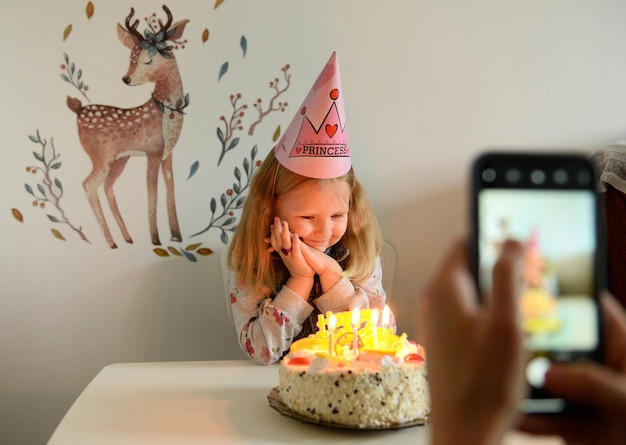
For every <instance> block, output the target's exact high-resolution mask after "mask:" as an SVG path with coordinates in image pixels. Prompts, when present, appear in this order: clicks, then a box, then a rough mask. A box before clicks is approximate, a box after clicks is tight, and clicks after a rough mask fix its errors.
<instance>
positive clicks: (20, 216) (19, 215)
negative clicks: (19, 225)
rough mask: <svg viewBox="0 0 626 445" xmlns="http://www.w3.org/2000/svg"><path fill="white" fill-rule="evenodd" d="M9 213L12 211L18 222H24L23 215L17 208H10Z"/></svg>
mask: <svg viewBox="0 0 626 445" xmlns="http://www.w3.org/2000/svg"><path fill="white" fill-rule="evenodd" d="M11 213H13V218H15V219H17V220H18V221H19V222H24V215H22V212H20V211H19V210H17V209H11Z"/></svg>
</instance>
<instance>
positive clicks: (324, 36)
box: [0, 0, 626, 444]
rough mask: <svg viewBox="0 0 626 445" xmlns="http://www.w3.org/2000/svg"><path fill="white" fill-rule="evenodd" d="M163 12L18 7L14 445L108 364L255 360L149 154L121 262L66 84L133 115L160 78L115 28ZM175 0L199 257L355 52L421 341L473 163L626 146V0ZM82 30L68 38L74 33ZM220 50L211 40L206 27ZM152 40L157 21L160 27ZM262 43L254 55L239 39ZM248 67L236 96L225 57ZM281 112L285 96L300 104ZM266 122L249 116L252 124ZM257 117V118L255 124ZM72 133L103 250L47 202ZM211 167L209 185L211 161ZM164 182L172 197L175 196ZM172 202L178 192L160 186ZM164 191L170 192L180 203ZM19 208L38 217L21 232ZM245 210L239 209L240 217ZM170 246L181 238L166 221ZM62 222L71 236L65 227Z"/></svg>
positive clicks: (182, 153)
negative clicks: (153, 219)
mask: <svg viewBox="0 0 626 445" xmlns="http://www.w3.org/2000/svg"><path fill="white" fill-rule="evenodd" d="M161 4H162V2H160V1H142V2H137V3H136V4H133V3H131V2H127V1H121V0H114V1H109V2H94V15H93V16H92V17H91V19H87V17H86V14H85V8H86V5H87V2H86V1H82V0H81V1H77V0H63V1H62V2H38V1H35V0H20V1H17V0H5V1H4V2H2V4H1V5H0V26H1V29H2V30H3V35H4V36H5V42H4V45H3V63H2V66H3V70H2V75H1V76H2V87H1V88H0V103H1V104H2V107H1V108H0V134H2V142H1V147H2V153H3V155H4V157H3V159H4V161H3V162H2V163H0V177H1V178H2V187H1V188H0V209H1V210H2V215H3V217H2V219H1V221H2V223H1V227H2V234H3V243H2V251H3V255H2V259H0V267H1V268H0V280H1V283H2V284H1V285H0V442H1V443H7V444H13V443H20V444H21V443H44V442H45V441H46V439H47V438H48V437H49V435H50V434H51V432H52V431H53V429H54V426H55V425H56V424H57V423H58V422H59V421H60V419H61V417H62V416H63V413H64V412H65V411H66V410H67V408H69V406H70V405H71V403H72V401H73V400H74V399H75V398H76V396H77V395H78V394H79V393H80V391H81V390H82V389H83V388H84V386H85V385H86V384H87V383H88V382H89V381H90V379H91V378H92V377H93V376H94V375H95V374H96V373H97V372H98V371H99V370H100V369H101V368H102V367H103V366H104V365H106V364H109V363H113V362H123V361H144V360H148V361H156V360H206V359H225V358H243V355H242V353H241V352H240V351H239V349H238V346H237V345H236V341H235V338H234V332H233V330H232V328H231V326H229V324H228V321H227V319H226V317H225V314H224V310H225V309H224V299H223V296H222V293H223V292H222V285H221V280H220V272H219V261H218V255H217V254H213V255H210V256H202V257H199V260H198V262H196V263H192V262H190V261H187V260H185V259H181V258H179V257H169V258H161V257H158V256H157V255H155V254H154V253H153V252H152V248H153V246H152V245H151V243H150V240H149V237H148V229H147V211H146V208H147V204H146V186H145V159H143V158H133V159H131V161H130V162H129V164H128V167H127V168H126V171H125V172H124V174H123V175H122V177H121V179H120V180H119V182H118V184H117V185H116V190H117V191H118V195H119V196H118V198H119V201H120V207H121V208H122V213H123V215H124V217H125V219H126V222H127V224H128V226H129V230H130V232H131V235H132V236H133V238H134V241H135V242H134V244H132V245H128V244H126V243H124V242H123V240H122V239H121V236H120V235H119V230H118V229H117V227H116V226H115V225H114V224H115V223H114V221H113V220H112V219H111V218H110V217H109V223H110V225H111V229H112V232H113V236H114V237H115V238H116V241H117V243H118V245H119V248H118V249H116V250H111V249H109V248H108V246H107V245H106V243H105V242H104V238H103V237H102V234H101V232H100V229H99V227H98V225H97V222H96V220H95V218H94V216H93V213H92V211H91V209H90V207H89V205H88V202H87V200H86V198H85V194H84V191H83V190H82V187H81V183H82V181H83V179H84V178H85V176H86V175H87V173H88V172H89V170H90V168H91V164H90V160H89V158H88V157H87V156H86V154H85V152H84V151H83V149H82V148H81V146H80V143H79V141H78V137H77V133H76V126H75V125H76V124H75V120H74V119H75V116H74V115H73V114H72V113H71V112H70V111H69V110H68V109H67V107H66V106H65V98H66V96H67V95H72V96H77V94H79V93H77V92H76V90H75V89H73V88H72V87H71V86H70V85H69V84H67V83H65V82H63V81H62V80H61V79H60V73H61V69H60V68H59V66H60V64H61V63H63V53H65V52H66V53H68V54H69V56H70V57H71V59H72V60H73V61H75V62H76V63H77V65H78V66H79V67H80V68H81V69H83V71H84V79H85V81H86V83H87V84H89V86H90V89H89V92H88V93H89V96H90V99H92V102H93V103H104V104H112V105H118V106H124V107H131V106H136V105H139V104H140V103H142V102H144V101H145V100H147V98H148V97H149V94H150V92H151V88H152V87H151V86H143V87H133V88H131V87H128V86H126V85H124V84H123V83H122V82H121V80H120V79H121V77H122V76H123V75H124V74H125V72H126V69H127V63H128V50H127V49H126V48H124V47H123V46H122V45H121V44H120V43H119V42H118V41H117V37H116V33H115V24H116V23H117V22H123V20H124V18H125V16H126V15H127V13H128V11H129V9H130V6H134V7H135V9H136V15H137V16H138V17H143V16H145V15H148V14H150V13H151V12H153V11H156V12H158V13H162V11H161V9H160V5H161ZM214 4H215V3H214V2H212V1H208V2H206V1H205V2H198V1H176V2H172V3H171V4H170V5H169V6H170V8H171V9H172V12H173V13H174V16H175V20H176V19H180V18H189V19H191V22H190V23H189V24H188V26H187V28H186V30H185V36H184V37H186V38H187V39H188V40H189V43H188V45H187V48H186V49H185V50H180V51H177V52H176V56H177V60H178V62H179V66H180V71H181V75H182V77H183V83H184V86H185V90H186V91H187V92H189V94H190V99H191V105H190V106H189V108H188V109H187V110H186V111H187V114H186V116H185V124H184V128H183V133H182V136H181V139H180V141H179V142H178V144H177V146H176V149H175V151H174V164H175V165H174V168H175V178H176V187H177V189H176V194H177V199H178V207H179V217H180V220H181V226H182V227H183V235H184V241H183V243H181V244H180V246H182V247H184V246H186V245H188V244H191V243H194V242H202V243H203V246H204V247H209V248H211V249H212V250H214V251H216V252H219V251H220V250H221V248H222V243H221V241H220V238H219V232H218V231H216V230H210V231H208V232H207V233H205V234H203V235H201V236H198V237H191V234H193V233H194V232H196V231H198V230H200V229H202V228H203V227H204V226H205V225H206V224H207V223H208V220H209V215H210V212H209V200H210V198H211V197H219V196H220V194H221V193H223V192H224V191H225V190H226V189H228V188H230V187H232V182H233V180H234V177H233V170H234V168H235V167H236V166H241V163H242V161H243V159H244V158H245V157H248V156H249V153H250V149H251V147H252V146H253V145H255V144H257V145H258V147H259V155H258V158H262V157H263V156H264V155H265V153H266V152H267V150H269V149H270V148H271V146H272V135H273V133H274V131H275V129H276V127H277V126H278V125H281V128H283V129H284V128H286V126H287V125H288V123H289V121H290V119H291V117H292V115H293V113H294V112H295V111H296V110H297V107H298V106H299V104H300V102H301V100H302V99H303V97H304V95H305V94H306V92H307V91H308V89H309V87H310V86H311V84H312V82H313V81H314V80H315V78H316V76H317V74H318V73H319V71H320V70H321V68H322V67H323V64H324V63H325V62H326V60H327V59H328V57H329V56H330V53H331V52H332V51H333V50H336V51H337V52H338V55H339V60H340V65H341V70H342V77H343V84H344V90H345V94H346V112H347V116H348V126H349V131H350V139H351V146H352V153H353V161H354V165H355V168H356V169H357V173H358V174H359V176H360V177H361V178H362V180H363V182H364V183H365V185H366V187H367V189H368V191H369V192H370V196H371V200H372V202H373V205H374V207H375V209H376V211H377V214H378V217H379V220H380V224H381V226H382V228H383V231H384V234H385V238H386V239H387V240H388V241H389V242H390V243H391V244H392V245H393V246H394V247H395V248H396V250H397V253H398V267H397V272H396V277H397V278H396V282H395V287H394V301H393V302H392V307H393V309H394V311H395V312H396V313H397V314H398V315H399V316H398V318H399V323H400V324H399V326H400V329H401V330H404V331H407V332H409V333H411V334H412V333H413V326H412V324H411V317H410V313H411V311H412V308H413V304H414V299H415V296H416V295H417V294H418V293H419V292H420V289H421V288H422V287H423V286H424V285H425V283H426V282H427V279H428V277H429V275H430V274H431V273H432V272H433V270H434V268H435V267H436V264H437V262H438V261H439V260H440V259H441V257H442V255H443V253H444V252H445V250H446V249H447V247H448V245H449V244H450V242H451V240H452V239H455V238H457V237H459V236H462V235H463V234H464V233H465V230H466V193H467V190H466V182H467V169H468V166H469V163H470V161H471V159H472V158H473V157H474V156H475V155H476V154H477V153H478V152H479V151H481V150H482V149H484V148H486V147H504V148H507V149H510V148H531V149H551V148H561V147H574V148H579V149H582V150H588V151H590V150H593V149H595V148H597V147H599V146H601V145H603V144H605V143H607V142H610V141H613V140H616V139H619V138H621V137H623V136H624V126H625V124H624V117H625V116H626V101H624V100H623V98H624V97H626V82H625V81H624V78H625V76H624V73H625V72H626V58H625V57H624V53H625V51H626V28H625V27H624V26H623V17H624V16H625V13H626V11H625V9H626V3H624V2H622V1H618V0H614V1H609V0H599V1H594V2H589V1H586V0H553V1H549V2H547V1H545V0H534V1H532V0H531V1H528V0H524V1H510V2H501V1H489V0H479V1H475V2H465V1H461V0H458V1H452V0H442V1H437V2H433V1H416V0H407V1H388V2H381V1H369V0H367V1H366V0H343V1H336V0H323V1H322V0H318V1H315V2H308V3H305V2H294V1H290V0H280V1H279V0H272V1H270V0H264V1H254V2H252V1H249V2H243V1H234V0H227V1H225V2H224V3H223V4H221V5H220V6H219V7H218V8H217V9H214V8H213V6H214ZM68 24H72V32H71V33H70V35H69V37H68V38H67V40H65V41H63V31H64V29H66V26H67V25H68ZM205 28H206V29H209V31H210V37H209V40H208V41H207V42H206V43H202V39H201V35H202V32H203V30H204V29H205ZM140 29H143V24H142V25H140ZM242 35H244V36H245V37H246V39H247V42H248V49H247V54H246V56H245V58H244V57H243V56H242V51H241V48H240V46H239V42H240V38H241V36H242ZM227 60H228V61H229V71H228V72H227V73H226V75H225V76H224V77H223V78H222V79H221V80H220V81H219V82H218V80H217V74H218V71H219V68H220V66H221V65H222V63H223V62H225V61H227ZM285 64H290V73H291V75H292V84H291V87H290V89H289V90H288V91H287V92H286V93H285V95H284V100H287V101H288V102H289V106H288V108H287V111H286V112H285V113H279V112H276V113H272V114H270V115H269V116H268V117H267V118H266V120H264V122H263V123H262V124H261V125H259V127H258V128H257V131H256V132H255V134H254V135H253V136H248V135H247V134H246V133H245V132H240V133H239V136H240V137H241V140H240V143H239V145H238V146H237V148H236V149H234V150H233V151H231V152H229V153H227V154H226V156H225V160H224V161H223V163H222V165H221V166H220V167H217V158H218V155H219V151H220V147H219V143H218V141H217V138H216V136H215V134H216V128H217V126H218V125H219V124H220V121H219V116H220V115H222V114H226V113H227V112H228V111H229V99H228V97H229V95H230V94H233V93H237V92H239V93H241V94H242V95H243V100H244V101H248V102H247V103H249V104H252V102H253V101H254V100H256V98H257V97H260V98H263V101H264V102H263V103H264V105H266V104H267V102H268V101H269V98H270V96H271V94H270V93H271V91H270V89H269V88H268V82H269V81H270V80H272V79H274V78H275V77H280V74H281V73H280V68H281V67H282V66H284V65H285ZM281 99H282V98H281ZM252 116H253V110H252V109H251V107H250V108H248V110H247V111H246V119H252ZM250 122H251V120H250V121H247V124H248V125H249V123H250ZM37 129H39V131H40V133H41V135H42V137H44V138H47V139H48V140H49V139H51V138H52V139H54V143H55V146H56V148H57V150H58V151H59V152H60V153H61V158H60V160H61V161H62V162H63V165H62V167H61V168H60V169H58V170H57V171H56V172H55V174H57V175H58V177H59V178H60V179H61V180H62V183H63V186H64V195H63V198H62V201H63V203H62V205H63V208H64V210H65V211H66V214H67V215H68V217H69V218H70V219H71V220H72V221H73V222H75V223H76V225H78V226H81V227H82V229H83V231H84V233H85V234H87V235H88V237H89V239H90V243H87V242H84V241H81V240H80V239H79V238H78V237H77V236H76V235H75V234H74V233H73V232H72V231H70V230H68V229H67V228H65V227H63V226H60V225H58V224H57V225H55V224H54V223H51V222H50V220H49V219H48V218H47V217H46V216H45V215H46V213H51V209H50V206H47V207H46V209H44V210H42V209H40V208H35V207H33V206H32V204H31V203H32V198H31V197H29V195H28V194H27V193H26V191H25V189H24V184H25V183H30V184H33V185H34V184H36V183H37V175H33V174H31V173H27V172H26V170H25V167H26V166H27V165H34V163H35V162H36V161H35V160H34V158H33V156H32V151H33V150H36V148H37V147H36V145H35V144H33V143H32V142H31V141H30V140H29V139H28V136H29V135H33V134H35V131H36V130H37ZM194 161H199V162H200V169H199V170H198V172H197V173H196V174H195V175H194V176H193V177H192V178H190V179H189V180H187V179H186V178H187V176H188V174H189V169H190V166H191V165H192V163H193V162H194ZM161 187H162V184H161ZM159 193H160V195H162V194H163V190H162V188H161V189H160V191H159ZM160 199H162V196H160ZM11 209H18V210H19V211H20V212H21V214H22V215H23V222H21V223H20V222H18V221H17V220H16V219H15V218H14V217H13V215H12V210H11ZM236 215H237V213H236V214H235V216H236ZM159 222H160V230H161V239H162V241H163V243H164V246H165V247H167V246H177V245H179V244H177V243H172V242H169V241H168V239H169V237H168V234H167V220H166V217H165V213H164V209H163V206H162V202H161V207H160V208H159ZM52 228H57V229H59V230H60V231H61V232H62V233H63V235H64V236H65V238H66V241H61V240H58V239H57V238H55V237H54V236H53V235H52V234H51V229H52Z"/></svg>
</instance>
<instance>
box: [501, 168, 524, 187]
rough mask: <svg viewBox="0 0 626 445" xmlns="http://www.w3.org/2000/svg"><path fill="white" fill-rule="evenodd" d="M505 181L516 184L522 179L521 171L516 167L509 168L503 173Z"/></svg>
mask: <svg viewBox="0 0 626 445" xmlns="http://www.w3.org/2000/svg"><path fill="white" fill-rule="evenodd" d="M504 177H505V178H506V181H507V182H508V183H510V184H516V183H518V182H520V180H521V179H522V172H521V171H520V170H519V169H517V168H510V169H508V170H507V171H506V173H505V174H504Z"/></svg>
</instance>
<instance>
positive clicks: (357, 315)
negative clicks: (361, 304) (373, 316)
mask: <svg viewBox="0 0 626 445" xmlns="http://www.w3.org/2000/svg"><path fill="white" fill-rule="evenodd" d="M360 320H361V312H360V311H359V308H358V307H355V308H354V309H352V326H354V327H356V326H357V325H358V324H359V322H360Z"/></svg>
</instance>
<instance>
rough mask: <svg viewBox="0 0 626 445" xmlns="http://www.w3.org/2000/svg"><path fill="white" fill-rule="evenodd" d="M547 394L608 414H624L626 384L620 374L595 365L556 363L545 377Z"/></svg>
mask: <svg viewBox="0 0 626 445" xmlns="http://www.w3.org/2000/svg"><path fill="white" fill-rule="evenodd" d="M544 388H545V390H546V391H548V392H549V393H550V394H553V395H556V396H559V397H563V398H564V399H566V400H568V401H570V402H572V403H576V404H580V405H584V406H589V407H593V408H596V409H597V410H600V411H603V412H605V413H607V414H609V415H610V414H611V413H616V412H620V413H623V412H625V411H626V406H625V405H626V381H625V380H624V377H623V375H622V374H620V373H619V372H616V371H614V370H612V369H610V368H607V367H605V366H602V365H600V364H596V363H582V362H581V363H569V364H568V363H555V364H553V365H552V366H551V367H550V369H549V370H548V372H547V373H546V380H545V385H544Z"/></svg>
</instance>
